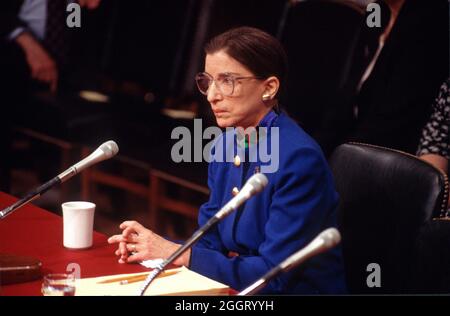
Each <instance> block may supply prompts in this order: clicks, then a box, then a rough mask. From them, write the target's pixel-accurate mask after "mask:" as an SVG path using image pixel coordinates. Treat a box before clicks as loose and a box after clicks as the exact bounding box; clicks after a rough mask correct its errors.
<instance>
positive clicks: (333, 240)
mask: <svg viewBox="0 0 450 316" xmlns="http://www.w3.org/2000/svg"><path fill="white" fill-rule="evenodd" d="M340 241H341V234H340V233H339V231H338V230H337V229H336V228H328V229H326V230H324V231H323V232H321V233H320V234H319V235H318V236H317V237H316V238H314V240H313V241H311V242H310V243H309V244H308V245H307V246H306V247H304V248H302V249H300V250H299V251H297V252H296V253H294V254H293V255H291V256H290V257H288V258H287V259H285V260H284V261H283V262H281V263H280V264H279V265H277V266H276V267H275V268H273V269H272V270H270V271H269V272H267V273H266V274H265V275H264V276H262V277H261V278H260V279H259V280H258V281H256V282H255V283H253V284H252V285H250V286H249V287H247V288H246V289H245V290H243V291H241V292H240V293H238V295H240V296H242V295H253V294H255V293H257V292H258V291H259V290H260V289H262V288H263V287H264V286H265V285H266V284H267V283H268V282H269V281H270V280H272V279H273V278H274V277H275V276H277V275H278V274H279V273H281V272H286V271H289V270H291V269H292V268H295V267H297V266H298V265H299V264H301V263H302V262H304V261H306V260H307V259H309V258H311V257H313V256H315V255H318V254H320V253H322V252H325V251H327V250H329V249H331V248H333V247H335V246H336V245H337V244H338V243H339V242H340Z"/></svg>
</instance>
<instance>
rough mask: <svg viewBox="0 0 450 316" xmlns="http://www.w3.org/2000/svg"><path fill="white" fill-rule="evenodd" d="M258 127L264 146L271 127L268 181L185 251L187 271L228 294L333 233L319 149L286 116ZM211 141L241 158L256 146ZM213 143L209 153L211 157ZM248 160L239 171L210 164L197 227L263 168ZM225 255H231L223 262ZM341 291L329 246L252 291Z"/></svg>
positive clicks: (338, 258)
mask: <svg viewBox="0 0 450 316" xmlns="http://www.w3.org/2000/svg"><path fill="white" fill-rule="evenodd" d="M260 126H264V127H267V128H268V130H267V131H268V132H267V134H266V137H267V139H268V143H269V144H270V143H271V142H270V141H271V140H272V138H273V136H274V133H273V132H271V130H273V129H270V127H278V133H279V158H278V168H277V171H275V172H271V173H265V175H266V176H267V178H268V179H269V184H268V185H267V187H266V188H265V189H264V190H263V191H262V192H260V193H259V194H257V195H256V196H253V197H252V198H251V199H250V200H248V201H247V202H246V203H245V204H244V205H243V206H242V207H240V208H239V209H238V210H237V211H235V212H233V213H231V214H230V215H229V216H228V217H226V218H225V219H224V220H222V221H221V222H220V223H219V224H218V225H217V226H216V227H215V228H214V229H212V230H211V231H210V232H209V233H207V234H206V235H205V236H204V237H203V238H202V239H201V240H200V241H199V242H198V243H197V244H196V245H194V247H193V248H192V252H191V259H190V269H192V270H193V271H196V272H198V273H200V274H203V275H205V276H207V277H209V278H211V279H214V280H217V281H219V282H222V283H225V284H227V285H229V286H230V287H231V288H233V289H236V290H242V289H244V288H246V287H247V286H249V285H250V284H252V283H253V282H255V281H256V280H257V279H258V278H260V277H261V276H262V275H264V274H265V273H266V272H267V271H268V270H270V269H271V268H273V267H274V266H276V265H277V264H279V263H280V262H281V261H283V260H284V259H286V258H287V257H288V256H290V255H292V254H293V253H294V252H296V251H297V250H299V249H301V248H303V247H304V246H306V245H307V244H308V243H309V242H310V241H311V240H312V239H314V237H316V235H318V234H319V233H320V232H321V231H322V230H324V229H326V228H329V227H336V208H337V203H338V195H337V193H336V191H335V189H334V185H333V179H332V175H331V173H330V170H329V168H328V166H327V162H326V160H325V158H324V157H323V155H322V152H321V150H320V148H319V146H318V145H317V144H316V143H315V141H314V140H312V139H311V137H309V136H308V135H307V134H306V133H305V132H304V131H303V130H302V129H301V128H300V127H299V126H298V125H297V124H296V123H295V122H294V121H293V120H291V119H290V118H289V117H288V116H287V115H286V114H283V113H281V114H279V115H277V114H275V113H274V112H270V113H269V114H268V115H266V117H265V118H264V119H263V120H262V121H261V123H260ZM219 138H221V140H223V146H224V148H225V147H226V146H233V147H234V149H235V150H236V152H237V153H238V154H239V155H245V154H246V153H247V156H248V155H249V152H251V150H252V148H253V149H254V148H256V147H257V146H252V144H250V146H249V147H250V149H248V148H245V146H240V144H239V143H238V140H237V137H236V136H235V135H231V133H223V134H222V135H221V136H220V137H219ZM219 138H218V139H219ZM260 142H261V141H260ZM218 143H219V142H217V143H216V145H215V146H214V147H213V148H214V149H213V150H212V153H213V157H215V158H217V154H216V153H217V152H218V151H217V148H218V147H217V146H218V145H217V144H218ZM250 143H251V142H250ZM269 147H270V146H269ZM270 150H271V151H272V148H271V147H270ZM214 155H216V156H214ZM220 155H225V153H220ZM219 158H220V157H219ZM222 158H223V157H222ZM275 158H276V157H275ZM275 158H274V159H275ZM216 160H220V159H216ZM223 160H225V159H223ZM242 160H243V159H242V158H241V161H242ZM248 160H250V159H247V162H243V163H241V164H240V165H238V164H235V163H233V162H218V161H212V162H210V164H209V171H208V186H209V188H210V192H211V194H210V198H209V201H208V202H206V203H205V204H203V205H202V206H201V208H200V210H199V219H198V222H199V225H200V226H201V225H203V224H205V223H206V221H207V220H208V219H209V218H211V217H212V216H213V215H214V214H215V213H216V212H217V211H218V210H219V209H220V208H221V207H222V206H224V205H225V204H226V203H227V202H228V201H229V200H230V199H232V198H233V195H232V190H233V188H235V187H236V188H238V189H239V188H241V187H242V186H243V185H244V184H245V182H246V180H247V179H248V178H249V177H250V176H252V175H253V174H254V173H255V172H259V171H260V170H262V166H264V165H265V164H264V163H263V162H261V161H260V159H259V157H258V159H256V161H255V159H253V162H249V161H248ZM266 161H267V160H266ZM272 163H273V162H272ZM266 164H267V163H266ZM275 165H276V163H275ZM230 252H232V253H235V254H238V255H237V256H230V255H229V254H230ZM345 291H346V286H345V280H344V269H343V260H342V254H341V248H340V247H336V248H334V249H333V250H330V251H328V252H326V253H323V254H321V255H318V256H316V257H314V258H312V259H309V260H308V261H306V262H305V263H303V264H302V265H301V266H299V267H298V268H296V269H293V270H291V271H289V272H288V273H283V274H281V275H280V276H279V277H278V278H276V279H274V280H273V281H271V282H270V283H269V285H268V286H266V287H265V288H264V289H263V290H262V291H261V292H260V293H261V294H263V293H266V294H267V293H271V294H277V293H278V294H338V293H345Z"/></svg>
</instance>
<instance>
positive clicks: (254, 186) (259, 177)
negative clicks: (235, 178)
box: [247, 173, 269, 194]
mask: <svg viewBox="0 0 450 316" xmlns="http://www.w3.org/2000/svg"><path fill="white" fill-rule="evenodd" d="M268 183H269V180H268V179H267V177H266V176H265V175H264V174H262V173H256V174H254V175H253V176H251V177H250V179H248V181H247V185H249V186H251V192H252V194H255V193H258V192H261V191H262V190H263V189H264V188H265V187H266V185H267V184H268Z"/></svg>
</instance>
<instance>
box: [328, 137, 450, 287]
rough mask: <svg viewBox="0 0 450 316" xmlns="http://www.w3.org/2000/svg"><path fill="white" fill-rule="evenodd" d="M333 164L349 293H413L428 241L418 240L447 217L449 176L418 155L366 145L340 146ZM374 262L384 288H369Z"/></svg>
mask: <svg viewBox="0 0 450 316" xmlns="http://www.w3.org/2000/svg"><path fill="white" fill-rule="evenodd" d="M330 165H331V168H332V172H333V174H334V177H335V182H336V188H337V191H338V193H339V194H340V206H339V225H340V231H341V233H342V246H343V253H344V261H345V270H346V277H347V285H348V289H349V292H350V293H353V294H357V293H366V294H367V293H369V294H381V293H383V294H389V293H411V291H413V290H414V289H417V286H416V285H415V284H414V282H415V280H416V279H417V278H414V273H416V272H417V271H419V269H418V268H417V264H416V261H417V258H418V252H420V251H418V249H420V247H422V248H423V242H424V241H425V239H428V240H429V239H430V238H428V237H427V238H425V239H424V238H421V240H419V235H420V236H424V235H423V233H424V232H423V229H424V227H426V226H427V225H430V223H433V222H432V219H433V218H442V217H445V216H447V214H445V212H446V201H447V199H448V179H447V176H446V175H445V174H444V173H442V172H440V171H439V170H438V169H436V168H434V167H433V166H431V165H430V164H428V163H426V162H424V161H422V160H420V159H418V158H417V157H415V156H412V155H409V154H406V153H403V152H399V151H396V150H391V149H388V148H383V147H378V146H372V145H367V144H356V143H348V144H343V145H340V146H339V147H337V149H336V150H335V151H334V153H333V155H332V156H331V158H330ZM433 225H436V224H433ZM439 226H445V227H447V228H449V225H444V224H443V225H439ZM443 232H444V231H442V227H441V233H443ZM447 235H450V234H447ZM419 241H420V242H419ZM425 242H427V241H425ZM418 247H419V248H418ZM447 251H450V248H448V249H447ZM423 259H424V258H422V261H423ZM425 260H426V259H425ZM370 263H376V264H378V265H379V267H380V280H381V284H380V285H381V286H380V287H369V286H368V284H367V279H368V277H369V275H371V273H372V272H373V271H374V270H372V269H369V271H368V265H369V264H370ZM421 268H422V271H424V266H423V265H421Z"/></svg>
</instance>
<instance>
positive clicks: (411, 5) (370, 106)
mask: <svg viewBox="0 0 450 316" xmlns="http://www.w3.org/2000/svg"><path fill="white" fill-rule="evenodd" d="M384 2H385V4H387V8H386V5H383V6H381V8H382V10H383V9H389V10H390V19H389V22H388V23H387V26H386V27H385V29H384V31H383V32H382V33H381V34H380V35H379V36H378V43H377V44H378V45H377V46H378V47H377V48H376V49H375V54H373V57H372V59H371V61H370V62H369V64H368V66H367V67H366V68H365V71H364V72H363V76H362V77H359V78H361V79H360V82H359V84H358V85H357V86H358V91H356V97H355V100H354V101H352V102H351V103H352V104H353V106H354V122H355V123H354V126H353V128H352V130H351V131H350V132H349V135H348V136H347V137H346V138H345V139H344V140H343V142H348V141H355V142H361V143H368V144H374V145H379V146H384V147H389V148H393V149H397V150H402V151H405V152H409V153H411V154H414V153H415V152H416V149H417V146H418V140H419V138H420V131H421V129H422V127H423V125H424V124H425V121H426V118H427V117H428V115H429V113H430V110H431V109H430V104H431V102H432V100H433V98H434V97H435V96H436V94H437V91H438V89H439V85H440V84H441V83H442V82H443V81H444V80H445V79H446V78H447V76H448V69H449V67H448V62H449V60H448V56H449V44H448V12H449V11H448V1H447V0H435V1H426V0H407V1H405V0H384ZM370 32H372V30H371V29H370V28H368V33H370ZM373 32H376V30H373ZM373 32H372V33H373ZM361 40H363V41H364V40H365V39H364V38H362V39H361Z"/></svg>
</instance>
